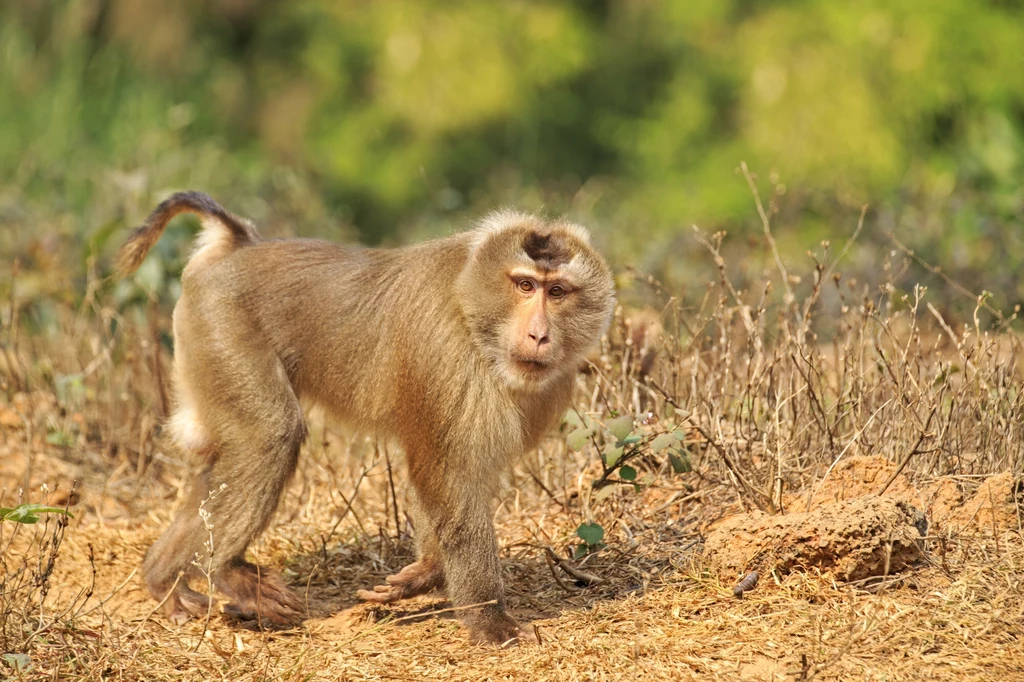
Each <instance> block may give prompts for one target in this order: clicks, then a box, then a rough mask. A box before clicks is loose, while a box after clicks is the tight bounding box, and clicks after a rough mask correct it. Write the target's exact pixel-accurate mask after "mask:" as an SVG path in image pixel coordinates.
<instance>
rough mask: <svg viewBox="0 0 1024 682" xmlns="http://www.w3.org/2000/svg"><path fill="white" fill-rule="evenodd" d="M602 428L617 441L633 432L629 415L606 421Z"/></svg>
mask: <svg viewBox="0 0 1024 682" xmlns="http://www.w3.org/2000/svg"><path fill="white" fill-rule="evenodd" d="M604 426H605V428H606V429H608V431H609V432H610V433H611V434H612V435H613V436H615V438H616V439H617V440H623V439H624V438H625V437H626V436H628V435H629V432H630V431H632V430H633V418H632V417H630V416H629V415H626V416H623V417H615V418H614V419H609V420H608V421H606V422H605V423H604Z"/></svg>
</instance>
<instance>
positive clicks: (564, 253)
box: [523, 231, 569, 267]
mask: <svg viewBox="0 0 1024 682" xmlns="http://www.w3.org/2000/svg"><path fill="white" fill-rule="evenodd" d="M523 252H524V253H526V255H527V256H529V257H530V259H531V260H533V261H535V262H537V263H538V264H541V265H545V266H548V267H551V266H554V265H560V264H562V263H566V262H568V260H569V252H568V249H566V247H565V243H564V242H563V241H562V240H561V239H559V238H558V237H556V236H554V235H552V234H550V233H548V234H542V233H540V232H536V231H531V232H529V233H527V234H526V236H525V237H524V238H523Z"/></svg>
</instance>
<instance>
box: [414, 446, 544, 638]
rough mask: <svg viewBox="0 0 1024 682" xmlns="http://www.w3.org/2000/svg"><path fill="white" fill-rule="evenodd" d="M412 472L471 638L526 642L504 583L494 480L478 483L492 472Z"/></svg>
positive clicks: (433, 469)
mask: <svg viewBox="0 0 1024 682" xmlns="http://www.w3.org/2000/svg"><path fill="white" fill-rule="evenodd" d="M411 469H412V471H411V473H412V479H413V485H414V486H415V487H416V492H417V495H418V498H419V502H420V506H421V508H422V511H423V513H424V514H423V515H424V516H425V517H426V520H427V521H428V523H429V527H430V528H431V529H432V530H433V533H434V536H435V537H436V538H437V546H438V550H439V552H440V557H441V564H442V566H443V568H444V580H445V584H446V586H447V589H448V597H449V599H450V600H451V602H452V606H454V607H456V608H459V609H460V610H459V618H460V620H462V622H463V623H464V624H465V625H466V627H468V628H469V632H470V636H471V637H472V638H473V639H474V640H476V641H480V642H490V643H493V644H501V643H504V642H507V641H509V640H511V639H514V638H520V639H522V638H523V635H524V633H523V632H522V631H521V630H520V628H519V625H518V624H517V623H516V621H515V620H514V619H513V618H512V616H510V615H509V614H508V611H507V609H506V605H505V595H504V591H503V589H502V584H501V566H500V564H499V562H498V543H497V540H496V539H495V537H494V525H493V523H492V521H491V509H490V491H491V490H492V489H493V486H492V485H491V483H492V481H482V480H479V479H477V476H481V475H482V476H483V477H484V478H486V477H488V476H489V475H490V472H487V471H483V472H481V471H472V472H470V471H468V470H466V469H465V468H462V467H458V466H440V467H437V466H431V467H429V468H428V469H427V471H423V470H422V469H421V470H419V471H417V467H415V466H413V467H411ZM467 474H469V475H467ZM494 476H495V478H496V477H497V474H495V475H494ZM474 479H477V480H474Z"/></svg>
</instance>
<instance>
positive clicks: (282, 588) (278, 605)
mask: <svg viewBox="0 0 1024 682" xmlns="http://www.w3.org/2000/svg"><path fill="white" fill-rule="evenodd" d="M215 580H216V582H217V587H219V588H220V589H221V591H223V592H224V593H226V594H227V595H228V596H229V597H231V598H232V601H231V602H229V603H228V604H225V605H224V615H225V616H227V617H229V618H232V619H235V620H239V621H243V622H245V621H248V622H253V624H254V625H258V626H262V627H265V628H271V629H280V628H288V627H292V626H293V625H296V624H298V623H299V621H301V620H302V614H303V608H302V600H301V599H300V598H299V595H297V594H295V592H293V591H292V590H291V589H290V588H289V587H288V586H287V585H285V584H284V581H283V580H282V579H281V577H280V576H279V575H277V574H276V573H273V572H271V571H266V570H264V571H262V572H261V571H259V569H257V567H256V566H255V565H253V564H250V563H247V562H237V563H235V564H233V565H231V566H229V567H227V568H225V569H224V570H223V571H221V572H220V573H218V574H217V576H216V578H215Z"/></svg>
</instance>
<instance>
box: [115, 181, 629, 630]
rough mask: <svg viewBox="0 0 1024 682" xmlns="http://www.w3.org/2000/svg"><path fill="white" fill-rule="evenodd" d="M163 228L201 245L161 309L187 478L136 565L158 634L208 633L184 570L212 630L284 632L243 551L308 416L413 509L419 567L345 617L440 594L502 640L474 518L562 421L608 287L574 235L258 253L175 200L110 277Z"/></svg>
mask: <svg viewBox="0 0 1024 682" xmlns="http://www.w3.org/2000/svg"><path fill="white" fill-rule="evenodd" d="M183 212H190V213H195V214H197V215H198V216H199V217H200V219H201V223H202V227H203V229H202V232H201V233H200V235H199V236H198V239H197V243H196V249H195V251H194V253H193V254H192V256H191V258H190V259H189V261H188V264H187V265H186V267H185V269H184V271H183V273H182V278H181V279H182V294H181V298H180V300H179V301H178V303H177V305H176V306H175V309H174V317H173V327H174V370H173V374H174V395H175V409H174V412H173V414H172V416H171V417H170V419H169V421H168V430H169V432H170V434H171V436H172V438H173V439H174V441H175V442H176V443H177V444H178V445H179V446H180V447H181V448H182V449H183V450H185V451H187V452H189V453H191V455H192V456H193V457H194V458H195V459H196V460H197V462H198V464H199V466H198V467H197V472H196V473H195V475H194V477H193V479H192V480H191V482H190V492H189V496H188V498H187V500H186V502H185V503H184V504H183V505H182V506H181V509H180V511H179V513H178V516H177V518H176V519H175V520H174V522H173V523H172V524H171V526H170V527H169V528H168V529H167V530H166V531H165V532H164V534H163V535H162V536H161V537H160V538H159V539H158V540H157V541H156V542H155V543H154V544H153V546H152V547H151V548H150V549H149V551H148V553H147V554H146V557H145V560H144V564H143V574H144V576H145V582H146V586H147V587H148V589H149V591H150V592H151V593H152V594H153V596H154V597H155V598H156V599H161V600H165V601H164V612H165V613H166V615H167V616H168V618H169V619H170V620H171V621H172V622H174V623H176V624H181V623H183V622H185V621H187V620H188V619H189V618H190V617H198V616H204V615H205V614H206V613H207V609H208V608H209V607H210V604H211V602H210V599H211V597H212V595H211V596H207V595H204V594H202V593H200V592H197V591H195V590H193V589H192V587H191V586H190V585H189V578H190V577H191V578H195V577H196V576H195V569H194V564H193V562H197V563H198V564H199V565H201V566H203V567H204V568H205V567H207V566H209V568H210V570H211V575H212V581H213V584H214V585H215V586H216V588H217V590H219V591H220V592H222V593H223V594H224V595H226V596H227V597H228V598H229V599H230V602H229V603H228V604H226V605H225V606H224V607H223V610H224V613H225V614H227V615H228V616H230V617H234V618H236V619H240V620H243V621H254V620H255V621H258V622H259V623H260V624H261V625H264V626H271V627H286V626H290V625H292V624H295V623H297V622H298V621H299V620H301V618H302V615H303V608H302V601H301V600H300V599H299V597H298V596H297V594H296V593H295V592H293V591H292V590H291V589H290V588H289V587H288V586H287V585H286V584H285V583H284V581H283V579H282V578H281V577H280V576H279V575H277V574H275V573H273V572H271V571H268V570H266V569H261V568H259V567H257V566H256V565H255V564H252V563H250V562H249V561H247V560H246V558H245V551H246V548H247V547H248V546H249V545H250V543H252V542H253V540H254V539H255V538H256V537H257V536H258V535H259V534H260V533H261V532H262V531H263V529H264V528H266V526H267V523H268V522H269V520H270V518H271V515H272V514H273V512H274V509H275V507H276V506H277V504H278V500H279V498H280V496H281V492H282V490H283V489H284V487H285V485H286V484H287V482H288V480H289V477H290V476H291V475H292V472H293V471H294V469H295V465H296V459H297V458H298V456H299V447H300V445H301V444H302V442H303V439H304V438H305V437H306V424H305V420H304V416H303V414H304V412H303V410H304V406H305V407H306V408H308V407H310V406H312V405H320V406H322V407H323V408H325V410H326V411H327V412H328V413H329V414H331V415H333V416H335V417H336V418H338V419H340V420H343V421H344V422H346V423H348V424H351V425H352V426H353V427H355V428H357V429H360V430H363V431H365V432H369V433H375V434H378V435H379V436H380V437H383V438H387V439H390V440H392V441H394V442H396V443H398V444H399V445H400V446H401V447H402V448H403V449H404V451H405V455H406V457H405V459H406V464H407V467H408V474H409V477H410V479H411V483H412V487H413V490H414V498H415V501H414V505H413V506H414V516H413V518H414V521H415V522H416V525H415V527H416V536H417V538H416V540H417V557H418V558H417V560H416V561H415V562H414V563H412V564H410V565H409V566H406V567H405V568H404V569H402V570H401V571H400V572H398V573H397V574H395V575H392V576H389V577H388V578H387V584H386V585H378V586H376V587H373V588H372V589H369V590H361V591H360V592H359V596H360V597H361V598H362V599H364V600H366V601H369V602H377V603H387V602H393V601H396V600H399V599H403V598H407V597H412V596H415V595H419V594H423V593H425V592H428V591H430V590H432V589H434V588H441V587H443V588H445V589H446V590H447V593H448V597H449V599H450V600H451V602H452V604H453V606H455V607H470V608H465V609H463V610H460V612H459V613H460V617H461V619H462V621H463V623H464V624H465V625H466V626H467V627H468V629H469V632H470V635H471V636H472V638H473V639H474V640H476V641H482V642H492V643H502V642H506V641H508V640H511V639H513V638H515V637H517V636H519V635H520V630H519V628H518V626H517V624H516V621H515V620H514V619H513V618H512V617H511V616H510V615H509V613H508V611H507V609H506V605H505V598H504V596H503V592H502V581H501V571H500V566H499V562H498V544H497V541H496V539H495V534H494V527H493V524H492V520H491V515H492V511H491V503H492V500H493V498H494V497H495V495H496V493H497V491H498V485H499V479H500V478H501V474H502V472H503V471H505V470H507V469H508V468H509V467H510V465H511V464H512V462H513V461H514V460H515V459H516V458H517V457H518V456H519V455H521V454H522V453H523V452H524V451H526V450H529V449H531V448H533V447H535V446H536V445H537V444H538V442H539V440H540V439H541V437H542V436H543V435H544V433H545V432H546V431H547V430H548V429H549V428H551V427H552V426H553V425H554V424H555V423H556V422H557V421H558V419H559V417H560V416H561V415H562V414H563V413H564V411H565V410H566V408H567V406H568V405H569V401H570V395H571V393H572V390H573V384H574V381H575V378H574V377H575V373H576V368H577V367H578V365H579V362H580V358H582V357H583V355H584V353H585V352H586V351H587V349H588V348H589V347H590V346H591V345H593V344H594V343H595V342H596V341H597V340H598V339H599V337H600V336H601V334H602V333H603V332H604V330H605V329H606V327H607V325H608V322H609V320H610V317H611V313H612V309H613V306H614V289H613V282H612V277H611V274H610V271H609V269H608V266H607V265H606V263H605V261H604V260H603V259H602V258H601V256H600V255H598V253H597V252H596V251H595V250H594V249H593V247H591V246H590V240H589V235H588V233H587V232H586V230H585V229H583V228H582V227H580V226H578V225H576V224H574V223H572V222H569V221H567V220H563V219H558V220H552V221H548V220H544V219H542V218H539V217H536V216H533V215H527V214H523V213H516V212H513V211H508V210H503V211H499V212H496V213H492V214H490V215H488V216H487V217H485V218H484V219H483V220H481V221H480V222H479V224H478V225H477V226H475V227H474V228H473V229H471V230H468V231H466V232H462V233H460V234H455V235H453V236H450V237H445V238H441V239H435V240H432V241H427V242H424V243H422V244H417V245H414V246H408V247H404V248H396V249H370V248H358V247H352V246H340V245H336V244H331V243H327V242H323V241H317V240H313V239H284V240H264V239H261V238H260V237H259V235H258V234H257V233H256V230H255V229H254V228H253V227H252V225H251V224H249V222H247V221H246V220H244V219H241V218H239V217H236V216H234V215H232V214H231V213H229V212H227V211H226V210H224V209H223V208H222V207H221V206H220V205H219V204H217V203H216V202H215V201H214V200H213V199H211V198H210V197H209V196H207V195H205V194H202V193H199V192H181V193H178V194H175V195H173V196H172V197H170V198H169V199H167V200H166V201H164V202H163V203H161V204H160V205H159V206H158V207H157V208H156V210H154V211H153V213H152V214H151V215H150V216H149V218H148V219H147V220H146V222H145V223H144V224H143V225H142V226H141V227H139V228H137V229H136V230H135V231H134V232H133V233H132V235H131V236H130V238H129V239H128V241H127V242H126V243H125V244H124V246H123V247H122V248H121V251H120V253H119V263H118V268H119V270H120V272H121V273H122V274H127V273H130V272H133V271H134V270H135V269H136V268H138V266H139V265H140V264H141V262H142V260H143V259H144V258H145V256H146V253H147V252H148V251H149V249H150V248H151V247H152V246H153V244H154V243H155V242H156V241H157V240H158V239H159V238H160V235H161V233H162V232H163V230H164V228H165V227H166V225H167V223H168V222H169V221H170V220H171V219H172V218H174V217H175V216H176V215H178V214H180V213H183ZM211 491H212V492H213V493H214V494H213V495H211ZM201 504H202V505H203V507H204V509H205V510H206V512H208V514H209V520H210V525H212V531H210V530H208V529H207V528H206V526H205V525H204V522H203V520H202V519H201V518H200V516H199V514H198V511H199V507H200V505H201ZM211 532H212V534H213V543H212V544H213V548H214V549H213V556H209V553H208V549H207V546H206V544H205V543H206V542H207V540H208V537H209V533H211ZM478 604H482V606H474V605H478Z"/></svg>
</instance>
